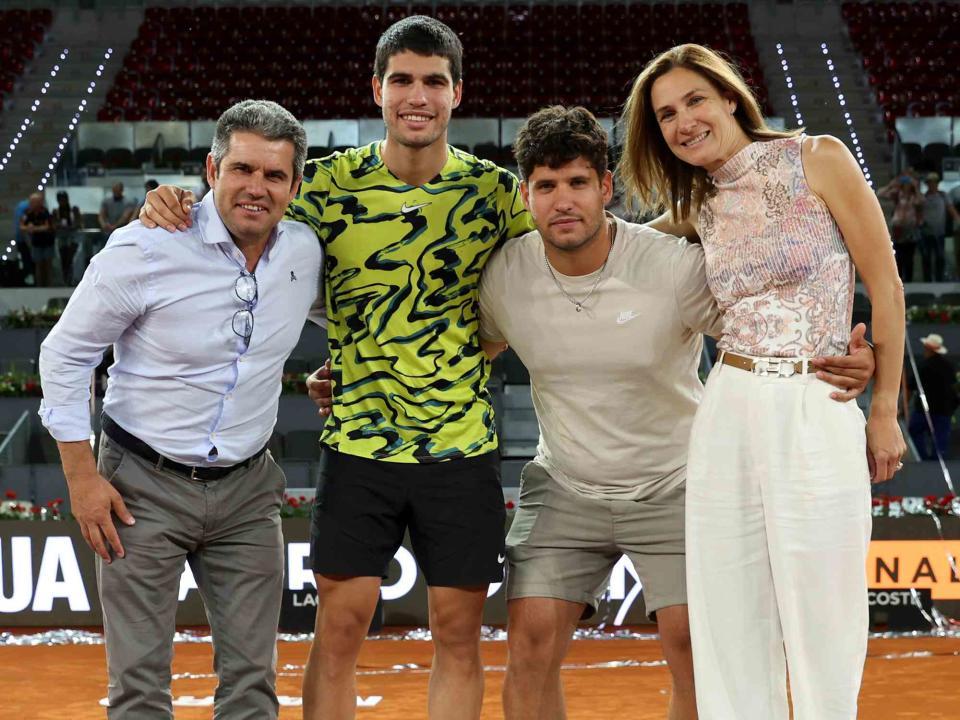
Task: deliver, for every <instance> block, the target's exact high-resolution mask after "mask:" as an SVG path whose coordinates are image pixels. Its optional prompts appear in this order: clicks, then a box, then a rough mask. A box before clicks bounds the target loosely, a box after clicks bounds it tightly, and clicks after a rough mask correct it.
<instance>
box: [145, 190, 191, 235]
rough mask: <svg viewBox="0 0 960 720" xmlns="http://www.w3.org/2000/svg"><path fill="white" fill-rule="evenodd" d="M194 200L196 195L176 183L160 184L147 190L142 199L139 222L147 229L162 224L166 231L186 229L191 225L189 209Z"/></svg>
mask: <svg viewBox="0 0 960 720" xmlns="http://www.w3.org/2000/svg"><path fill="white" fill-rule="evenodd" d="M194 202H196V196H195V195H194V194H193V193H192V192H191V191H190V190H184V189H183V188H179V187H177V186H176V185H161V186H160V187H158V188H157V189H156V190H151V191H149V192H148V193H147V196H146V197H145V198H144V199H143V206H142V207H141V208H140V222H141V223H143V226H144V227H145V228H149V229H153V228H155V227H159V226H163V228H164V229H165V230H166V231H167V232H174V231H176V230H180V231H183V230H186V229H187V228H188V227H190V226H191V225H193V220H192V218H191V217H190V209H191V208H192V207H193V203H194Z"/></svg>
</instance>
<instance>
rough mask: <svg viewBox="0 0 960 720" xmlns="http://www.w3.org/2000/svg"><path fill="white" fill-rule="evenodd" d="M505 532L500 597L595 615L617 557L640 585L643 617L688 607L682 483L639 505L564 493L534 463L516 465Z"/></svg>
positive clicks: (636, 502)
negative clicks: (512, 509)
mask: <svg viewBox="0 0 960 720" xmlns="http://www.w3.org/2000/svg"><path fill="white" fill-rule="evenodd" d="M520 482H521V485H520V504H519V507H518V508H517V513H516V515H515V516H514V518H513V524H512V525H511V526H510V532H509V533H508V534H507V558H508V560H509V569H508V573H507V599H508V600H513V599H515V598H523V597H548V598H556V599H558V600H568V601H570V602H577V603H586V604H587V606H588V607H589V609H590V610H596V607H597V603H598V601H599V598H600V597H601V596H602V594H603V592H604V590H605V589H606V587H607V582H608V578H609V576H610V571H611V570H612V569H613V566H614V565H616V563H617V561H618V560H619V559H620V556H621V555H627V556H628V557H629V558H630V561H631V562H632V563H633V566H634V568H635V569H636V571H637V575H638V576H639V577H640V582H641V583H642V585H643V599H644V604H645V606H646V610H647V615H648V616H649V617H650V618H651V619H653V617H654V614H655V613H656V611H657V610H659V609H660V608H664V607H670V606H671V605H685V604H686V602H687V583H686V562H685V555H684V495H685V488H684V485H680V486H679V487H677V488H675V489H673V490H669V491H667V492H665V493H664V494H662V495H659V496H657V497H654V498H648V499H644V500H636V501H634V500H602V499H594V498H588V497H584V496H582V495H578V494H577V493H575V492H573V491H571V490H567V489H566V488H564V487H563V486H561V485H560V484H559V483H558V482H557V481H556V480H554V479H553V478H552V477H551V476H550V475H549V473H547V471H546V470H544V469H543V467H541V466H540V465H538V464H536V463H533V462H531V463H528V464H527V465H526V466H525V467H524V468H523V474H522V475H521V480H520Z"/></svg>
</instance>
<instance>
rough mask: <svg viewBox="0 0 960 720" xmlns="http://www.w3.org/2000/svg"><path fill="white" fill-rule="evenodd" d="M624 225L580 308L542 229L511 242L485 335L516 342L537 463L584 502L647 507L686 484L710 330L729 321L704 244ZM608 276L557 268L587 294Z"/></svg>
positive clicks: (484, 319)
mask: <svg viewBox="0 0 960 720" xmlns="http://www.w3.org/2000/svg"><path fill="white" fill-rule="evenodd" d="M616 223H617V235H616V242H615V243H614V246H613V250H612V251H611V253H610V259H609V261H608V264H607V268H606V270H605V271H604V277H603V278H602V279H601V280H600V284H599V285H598V286H597V289H596V290H595V291H594V293H593V296H592V297H591V298H590V299H589V300H588V301H587V303H586V304H585V305H584V308H583V311H582V312H579V313H578V312H577V311H576V309H575V307H574V306H573V304H572V303H571V302H570V301H569V300H568V299H567V298H566V297H565V296H564V295H563V293H561V291H560V289H559V288H558V287H557V285H556V283H555V282H554V281H553V279H552V278H551V277H550V275H549V273H548V272H547V268H546V265H545V262H544V253H543V242H542V240H541V239H540V234H539V233H537V232H536V231H534V232H531V233H527V234H526V235H522V236H520V237H517V238H514V239H512V240H510V241H509V242H507V243H506V244H505V245H504V247H503V248H502V249H501V250H500V251H499V252H498V253H496V255H494V257H493V258H491V259H490V261H489V262H488V263H487V266H486V268H485V269H484V272H483V276H482V278H481V284H480V316H481V317H480V334H481V336H482V337H483V338H485V339H487V340H491V341H495V342H503V341H506V342H507V343H509V344H510V346H511V347H512V348H513V349H514V351H515V352H516V353H517V355H518V356H519V357H520V360H521V361H522V362H523V364H524V365H526V367H527V370H528V371H529V373H530V383H531V392H532V395H533V404H534V408H535V410H536V413H537V419H538V421H539V424H540V442H539V445H538V447H537V457H536V462H538V463H539V464H541V465H542V466H543V467H544V468H545V469H546V470H547V472H549V473H550V474H551V475H552V476H553V477H554V478H555V479H556V480H557V481H558V482H560V483H561V484H563V485H564V486H566V487H568V488H569V489H571V490H573V491H575V492H578V493H581V494H583V495H586V496H590V497H599V498H606V499H611V500H612V499H617V500H638V499H643V498H647V497H653V496H655V495H659V494H661V493H663V492H668V491H670V490H672V489H673V488H675V487H677V486H678V485H680V484H681V483H682V482H683V481H684V479H685V468H686V462H687V441H688V439H689V435H690V427H691V424H692V423H693V416H694V413H695V412H696V409H697V403H698V402H699V401H700V396H701V394H702V392H703V385H702V384H701V382H700V379H699V377H698V375H697V369H698V367H699V364H700V351H701V347H702V342H703V338H702V335H701V333H708V334H712V335H717V334H719V332H720V330H721V323H720V312H719V310H718V309H717V305H716V302H715V301H714V299H713V296H712V295H711V294H710V290H709V288H708V287H707V280H706V272H705V268H704V259H703V250H702V249H701V247H700V246H699V245H692V244H689V243H687V242H686V241H685V240H681V239H679V238H676V237H673V236H672V235H664V234H663V233H660V232H657V231H656V230H653V229H651V228H648V227H645V226H642V225H635V224H632V223H627V222H624V221H622V220H619V219H618V220H617V221H616ZM596 278H597V276H596V273H593V274H590V275H585V276H581V277H567V276H564V275H560V274H559V273H557V279H558V280H559V281H560V282H561V283H562V284H563V287H564V288H565V289H566V291H567V292H568V293H569V294H570V295H572V296H573V297H575V298H577V299H582V298H583V297H584V296H585V295H586V294H587V293H588V292H589V291H590V288H591V287H592V286H593V283H594V281H595V280H596Z"/></svg>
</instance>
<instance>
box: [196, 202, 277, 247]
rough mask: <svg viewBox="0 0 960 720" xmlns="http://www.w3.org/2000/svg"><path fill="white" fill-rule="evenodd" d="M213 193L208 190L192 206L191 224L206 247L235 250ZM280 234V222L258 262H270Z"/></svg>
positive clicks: (271, 233)
mask: <svg viewBox="0 0 960 720" xmlns="http://www.w3.org/2000/svg"><path fill="white" fill-rule="evenodd" d="M213 193H214V191H213V190H210V192H208V193H207V194H206V195H204V196H203V200H201V201H200V202H199V203H197V204H196V205H194V206H193V210H192V212H193V224H194V226H195V227H196V228H197V230H198V231H199V233H200V239H201V240H202V241H203V242H204V243H206V244H207V245H219V244H229V245H230V246H231V248H235V247H236V245H235V243H234V242H233V238H232V237H231V236H230V231H229V230H227V226H226V225H224V224H223V219H222V218H221V217H220V210H218V209H217V203H216V202H215V201H214V196H213ZM282 234H283V222H282V221H281V222H279V223H277V225H276V227H275V228H273V230H272V231H271V232H270V239H269V240H267V247H266V248H264V251H263V255H261V256H260V262H270V251H271V250H272V249H273V246H274V245H275V244H276V242H277V240H279V239H280V236H281V235H282Z"/></svg>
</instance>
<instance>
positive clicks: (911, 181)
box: [877, 173, 924, 283]
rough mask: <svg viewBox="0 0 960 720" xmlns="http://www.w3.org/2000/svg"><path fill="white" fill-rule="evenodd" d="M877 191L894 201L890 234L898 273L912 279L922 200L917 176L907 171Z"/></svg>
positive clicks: (903, 277) (921, 215) (921, 214)
mask: <svg viewBox="0 0 960 720" xmlns="http://www.w3.org/2000/svg"><path fill="white" fill-rule="evenodd" d="M877 195H879V196H880V197H885V198H890V199H891V200H892V201H893V203H894V207H893V217H892V218H891V219H890V237H891V239H892V240H893V252H894V256H895V258H896V262H897V274H898V275H899V276H900V279H901V280H902V281H903V282H905V283H906V282H913V258H914V255H915V254H916V251H917V242H918V240H919V236H920V223H921V222H922V218H923V204H924V202H923V196H922V195H921V194H920V189H919V185H918V183H917V180H916V178H914V177H913V176H912V175H909V174H907V173H904V174H902V175H898V176H897V177H895V178H894V179H893V180H891V181H890V182H889V183H887V184H886V185H885V186H884V187H882V188H880V190H878V191H877Z"/></svg>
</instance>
